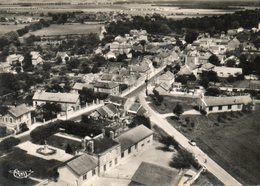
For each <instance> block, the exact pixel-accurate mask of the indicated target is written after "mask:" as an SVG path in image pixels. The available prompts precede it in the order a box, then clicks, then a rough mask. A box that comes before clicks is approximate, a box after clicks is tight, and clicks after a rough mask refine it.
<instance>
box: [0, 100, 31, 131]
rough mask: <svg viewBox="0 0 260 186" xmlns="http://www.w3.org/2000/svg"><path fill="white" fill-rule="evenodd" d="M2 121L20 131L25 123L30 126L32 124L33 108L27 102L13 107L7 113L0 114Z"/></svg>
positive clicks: (12, 128)
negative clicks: (27, 105)
mask: <svg viewBox="0 0 260 186" xmlns="http://www.w3.org/2000/svg"><path fill="white" fill-rule="evenodd" d="M0 123H1V124H3V125H4V126H6V127H7V129H10V130H14V131H16V132H19V131H20V127H21V125H22V124H23V123H25V124H26V125H27V126H28V127H29V126H31V124H32V119H31V110H30V109H29V108H28V107H26V105H25V104H22V105H19V106H16V107H12V108H10V109H9V110H8V112H7V114H5V115H3V116H1V115H0Z"/></svg>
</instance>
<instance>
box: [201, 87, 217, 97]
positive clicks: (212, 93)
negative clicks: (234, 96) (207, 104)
mask: <svg viewBox="0 0 260 186" xmlns="http://www.w3.org/2000/svg"><path fill="white" fill-rule="evenodd" d="M219 94H220V90H219V89H218V88H215V87H210V88H208V89H207V90H206V92H205V96H218V95H219Z"/></svg>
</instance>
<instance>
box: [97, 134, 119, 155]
mask: <svg viewBox="0 0 260 186" xmlns="http://www.w3.org/2000/svg"><path fill="white" fill-rule="evenodd" d="M118 145H119V143H118V142H117V141H115V140H113V139H111V138H107V137H104V138H97V139H95V140H94V153H95V154H101V153H103V152H105V151H107V150H109V149H111V148H113V147H115V146H118Z"/></svg>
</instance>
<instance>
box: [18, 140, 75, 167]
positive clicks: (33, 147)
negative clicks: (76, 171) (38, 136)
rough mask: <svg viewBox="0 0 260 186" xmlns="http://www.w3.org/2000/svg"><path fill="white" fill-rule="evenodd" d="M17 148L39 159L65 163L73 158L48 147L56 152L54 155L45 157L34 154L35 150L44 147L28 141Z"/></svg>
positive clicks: (61, 151) (59, 150)
mask: <svg viewBox="0 0 260 186" xmlns="http://www.w3.org/2000/svg"><path fill="white" fill-rule="evenodd" d="M17 147H19V148H20V149H22V150H25V151H27V153H28V154H30V155H33V156H37V157H39V158H42V159H46V160H51V159H55V160H58V161H62V162H64V161H67V160H69V159H70V158H72V157H73V156H72V155H70V154H67V153H65V152H64V151H63V150H61V149H57V148H55V147H50V148H52V149H55V150H56V153H55V154H53V155H46V156H45V155H42V154H39V153H37V152H36V150H37V149H39V148H41V147H44V146H43V145H37V144H34V143H32V142H30V141H27V142H24V143H21V144H19V145H17Z"/></svg>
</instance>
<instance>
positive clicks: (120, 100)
mask: <svg viewBox="0 0 260 186" xmlns="http://www.w3.org/2000/svg"><path fill="white" fill-rule="evenodd" d="M107 101H108V102H110V103H113V104H115V105H124V104H125V102H126V101H127V99H126V98H124V97H120V96H113V95H109V96H108V97H107Z"/></svg>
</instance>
